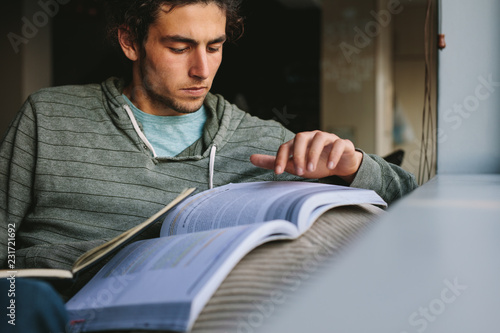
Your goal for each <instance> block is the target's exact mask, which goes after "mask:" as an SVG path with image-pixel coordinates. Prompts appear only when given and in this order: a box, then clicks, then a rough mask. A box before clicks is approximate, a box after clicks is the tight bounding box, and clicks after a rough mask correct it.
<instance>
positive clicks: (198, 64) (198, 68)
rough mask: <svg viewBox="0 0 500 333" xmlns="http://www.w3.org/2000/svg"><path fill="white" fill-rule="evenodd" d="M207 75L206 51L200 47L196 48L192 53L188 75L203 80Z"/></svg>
mask: <svg viewBox="0 0 500 333" xmlns="http://www.w3.org/2000/svg"><path fill="white" fill-rule="evenodd" d="M209 75H210V73H209V68H208V55H207V51H206V50H205V49H203V48H201V47H200V48H197V49H196V52H193V54H192V59H191V66H190V68H189V76H191V77H194V78H197V79H201V80H205V79H207V78H208V77H209Z"/></svg>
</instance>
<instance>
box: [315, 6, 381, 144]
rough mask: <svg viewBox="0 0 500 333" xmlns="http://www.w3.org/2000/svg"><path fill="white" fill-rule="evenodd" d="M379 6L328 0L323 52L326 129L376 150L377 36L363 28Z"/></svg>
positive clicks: (324, 22) (322, 115) (324, 126)
mask: <svg viewBox="0 0 500 333" xmlns="http://www.w3.org/2000/svg"><path fill="white" fill-rule="evenodd" d="M374 8H375V2H374V1H366V0H354V1H345V0H342V1H324V2H323V32H322V52H321V59H322V60H321V76H322V77H321V127H322V129H323V130H326V131H328V132H332V133H335V134H337V135H339V136H340V137H342V138H345V139H350V140H351V141H353V142H354V144H355V145H356V146H357V147H359V148H361V149H363V150H365V151H366V152H370V153H373V152H375V150H376V145H375V123H376V118H375V42H374V40H375V39H374V38H372V37H366V38H365V36H366V32H364V31H365V27H366V26H367V24H368V23H369V22H371V21H373V17H372V16H370V11H371V10H373V9H374ZM355 29H356V30H355ZM357 31H361V32H357Z"/></svg>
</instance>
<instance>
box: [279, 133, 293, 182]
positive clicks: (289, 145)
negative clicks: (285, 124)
mask: <svg viewBox="0 0 500 333" xmlns="http://www.w3.org/2000/svg"><path fill="white" fill-rule="evenodd" d="M293 145H294V140H290V141H288V142H286V143H284V144H282V145H281V146H280V147H279V149H278V152H277V153H276V161H275V165H274V173H276V174H277V175H280V174H282V173H283V172H284V171H285V169H286V167H287V164H288V160H289V159H290V154H291V151H292V149H293Z"/></svg>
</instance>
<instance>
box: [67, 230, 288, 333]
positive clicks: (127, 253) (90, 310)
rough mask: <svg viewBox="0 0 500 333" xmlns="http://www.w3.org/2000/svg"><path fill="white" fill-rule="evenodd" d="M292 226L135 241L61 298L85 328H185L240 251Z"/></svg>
mask: <svg viewBox="0 0 500 333" xmlns="http://www.w3.org/2000/svg"><path fill="white" fill-rule="evenodd" d="M293 231H294V229H293V228H291V227H290V224H289V223H287V222H284V221H276V222H275V223H272V224H268V223H266V224H254V225H249V226H240V227H234V228H226V229H218V230H210V231H205V232H199V233H192V234H185V235H178V236H172V237H162V238H156V239H149V240H144V241H137V242H135V243H132V244H130V245H128V246H127V247H125V248H124V249H123V250H121V251H120V252H119V253H118V254H117V255H116V256H115V257H114V258H113V259H112V260H110V261H109V262H108V263H107V264H106V265H105V266H104V267H103V268H102V270H101V271H99V273H98V274H96V276H95V277H94V278H93V279H92V280H91V281H90V282H89V283H88V284H87V285H85V286H84V287H83V288H82V289H81V290H80V291H79V292H78V293H77V294H76V295H75V296H74V297H73V298H72V299H71V300H70V301H69V302H68V303H67V309H68V312H69V314H70V320H72V321H75V322H77V323H79V324H78V325H80V329H85V330H87V329H93V330H106V329H130V328H136V329H139V328H148V329H158V330H160V329H162V330H163V329H172V330H186V329H188V327H190V325H192V323H193V322H194V319H195V318H196V316H197V315H198V314H199V312H200V311H201V309H202V308H203V306H204V305H205V303H206V302H207V301H208V300H209V298H210V296H211V295H212V294H213V292H215V290H216V288H217V287H218V286H219V284H220V283H221V282H222V281H223V279H224V278H225V277H226V275H227V274H228V273H229V272H230V270H231V269H232V268H233V267H234V265H236V263H237V262H238V261H239V260H240V259H241V258H242V257H243V256H244V255H245V254H246V253H248V252H249V251H250V250H251V249H253V248H254V247H256V246H258V245H260V244H262V243H263V242H266V241H268V240H269V239H277V238H284V237H285V238H286V236H284V235H283V234H288V233H290V232H292V233H293ZM269 235H272V236H271V237H269Z"/></svg>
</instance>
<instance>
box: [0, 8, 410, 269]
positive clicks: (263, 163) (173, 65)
mask: <svg viewBox="0 0 500 333" xmlns="http://www.w3.org/2000/svg"><path fill="white" fill-rule="evenodd" d="M110 3H111V2H110ZM111 5H113V3H111ZM110 8H112V9H113V10H112V11H111V13H112V14H113V15H112V16H111V17H110V22H111V23H113V27H114V28H112V29H111V31H114V32H115V34H114V36H115V38H116V39H117V42H118V44H119V46H120V48H121V50H122V51H123V54H124V55H125V56H126V57H127V59H128V60H129V61H130V62H131V64H132V67H131V78H130V79H129V80H128V81H124V80H121V79H116V78H110V79H108V80H107V81H105V82H103V83H102V84H101V85H87V86H67V87H58V88H49V89H43V90H41V91H39V92H37V93H35V94H33V95H31V96H30V97H29V98H28V100H27V101H26V103H25V104H24V106H23V107H22V109H21V110H20V112H19V114H18V116H17V117H16V119H15V120H14V122H13V123H12V125H11V127H10V129H9V131H8V133H7V134H6V136H5V137H4V139H3V141H2V143H1V146H0V156H1V164H0V184H1V189H2V190H1V191H0V205H1V211H0V214H1V215H0V217H1V223H0V225H1V228H2V232H1V234H2V238H1V241H0V243H1V247H0V264H1V266H2V268H5V267H6V263H7V252H6V251H7V236H6V234H7V227H8V225H10V226H13V227H14V228H15V231H16V268H24V267H50V268H63V269H69V268H70V267H71V265H72V264H73V262H74V261H75V259H76V258H77V257H78V256H79V255H81V254H82V253H83V252H85V251H87V250H89V249H91V248H93V247H95V246H97V245H99V244H102V243H103V242H105V241H106V240H109V239H110V238H112V237H114V236H116V235H117V234H119V233H121V232H123V231H125V230H127V229H129V228H131V227H132V226H134V225H135V224H137V223H138V222H140V221H142V220H144V219H145V218H147V217H148V216H150V215H152V214H153V213H154V212H156V211H158V210H159V209H160V208H161V207H162V206H163V205H165V203H167V202H168V201H170V200H171V199H173V198H174V197H175V196H176V195H177V194H178V193H179V192H180V191H181V190H182V189H183V188H186V187H193V186H195V187H197V188H198V189H199V190H205V189H207V188H209V187H212V186H220V185H223V184H227V183H229V182H247V181H259V180H303V179H304V178H310V179H320V181H323V182H328V183H337V184H345V185H351V186H356V187H364V188H370V189H373V190H375V191H377V192H378V193H379V194H380V195H381V196H382V197H383V198H384V199H385V200H386V201H388V202H391V201H393V200H395V199H397V198H399V197H401V196H402V195H404V194H405V193H407V192H409V191H411V190H412V189H413V188H415V187H416V185H415V180H414V177H413V176H412V175H410V174H408V173H407V172H405V171H403V170H402V169H400V168H398V167H396V166H394V165H390V164H388V163H386V162H385V161H384V160H383V159H381V158H379V157H377V156H370V155H367V154H365V153H363V152H361V151H358V150H356V149H355V148H354V146H353V144H352V143H351V142H350V141H347V140H342V139H340V138H338V137H337V136H335V135H334V134H330V133H324V132H320V131H314V132H306V133H299V134H297V135H296V136H295V135H294V134H293V133H291V132H289V131H288V130H286V129H285V128H284V127H282V126H281V125H280V124H278V123H276V122H273V121H263V120H260V119H257V118H255V117H251V116H250V115H248V114H246V113H244V112H243V111H241V110H239V109H237V108H236V107H235V106H234V105H231V104H229V103H228V102H227V101H226V100H224V98H223V97H222V96H216V95H213V94H211V93H210V88H211V85H212V81H213V79H214V77H215V75H216V72H217V69H218V68H219V65H220V64H221V61H222V50H223V46H224V43H225V42H226V41H227V40H228V39H234V38H236V37H237V36H238V34H239V33H238V31H240V30H241V19H240V18H239V16H238V15H237V4H236V2H235V1H231V0H206V1H200V0H170V1H159V0H156V1H154V0H150V1H147V0H145V1H133V0H129V1H115V5H114V6H111V7H110ZM154 232H156V230H153V231H151V233H154Z"/></svg>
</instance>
